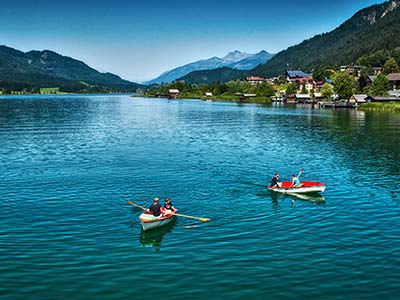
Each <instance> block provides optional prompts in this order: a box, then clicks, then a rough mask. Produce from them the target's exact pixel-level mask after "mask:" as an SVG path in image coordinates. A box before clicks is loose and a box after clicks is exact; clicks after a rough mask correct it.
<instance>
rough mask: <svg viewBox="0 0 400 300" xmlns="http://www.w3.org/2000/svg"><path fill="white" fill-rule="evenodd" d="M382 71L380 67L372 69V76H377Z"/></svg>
mask: <svg viewBox="0 0 400 300" xmlns="http://www.w3.org/2000/svg"><path fill="white" fill-rule="evenodd" d="M382 71H383V68H381V67H374V68H372V72H373V73H374V75H378V74H380V73H382Z"/></svg>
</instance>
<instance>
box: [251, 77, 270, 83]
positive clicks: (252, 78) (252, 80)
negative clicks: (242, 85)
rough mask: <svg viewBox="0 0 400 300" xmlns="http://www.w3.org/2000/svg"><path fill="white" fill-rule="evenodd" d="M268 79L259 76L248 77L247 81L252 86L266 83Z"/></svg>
mask: <svg viewBox="0 0 400 300" xmlns="http://www.w3.org/2000/svg"><path fill="white" fill-rule="evenodd" d="M266 80H267V79H265V78H263V77H258V76H249V77H246V81H247V82H250V83H251V84H257V83H261V82H264V81H266Z"/></svg>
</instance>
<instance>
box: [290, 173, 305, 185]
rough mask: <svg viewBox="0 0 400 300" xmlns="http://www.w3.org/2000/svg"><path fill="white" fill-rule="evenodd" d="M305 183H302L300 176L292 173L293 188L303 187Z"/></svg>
mask: <svg viewBox="0 0 400 300" xmlns="http://www.w3.org/2000/svg"><path fill="white" fill-rule="evenodd" d="M302 186H303V184H302V183H300V179H299V177H296V175H294V174H292V186H291V187H292V188H298V187H302Z"/></svg>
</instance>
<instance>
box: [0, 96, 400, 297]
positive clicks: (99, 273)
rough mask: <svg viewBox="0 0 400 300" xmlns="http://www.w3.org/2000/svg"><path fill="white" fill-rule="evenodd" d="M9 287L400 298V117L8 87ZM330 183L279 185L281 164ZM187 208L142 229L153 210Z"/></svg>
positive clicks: (3, 205)
mask: <svg viewBox="0 0 400 300" xmlns="http://www.w3.org/2000/svg"><path fill="white" fill-rule="evenodd" d="M0 142H1V146H0V209H1V213H2V217H1V218H0V282H1V285H0V295H2V297H4V299H128V298H131V299H149V298H150V297H161V296H162V297H163V298H165V299H207V298H208V299H221V298H227V299H249V298H251V299H398V295H399V294H400V274H399V265H400V236H399V235H400V234H399V230H398V225H399V224H400V196H399V187H398V186H399V182H400V175H399V174H400V150H399V146H398V145H400V115H396V114H382V113H364V112H362V111H355V110H351V111H348V110H320V109H313V108H311V107H308V106H297V107H293V106H258V105H240V104H234V103H223V102H204V101H197V100H171V101H169V100H165V99H142V98H131V97H128V96H123V95H121V96H25V97H9V98H7V97H2V98H0ZM302 167H304V168H305V172H304V173H303V175H302V179H304V180H310V181H313V180H318V181H323V182H325V183H326V184H327V190H326V192H325V193H323V196H312V197H308V198H298V197H293V196H283V195H275V194H273V193H270V192H268V191H266V189H265V187H264V185H265V184H267V183H268V181H269V180H270V178H271V177H272V175H273V173H274V172H277V171H278V172H280V174H281V177H282V179H287V180H289V179H290V174H292V173H297V172H298V171H299V170H300V168H302ZM155 196H158V197H160V198H162V199H163V198H165V197H171V199H172V202H173V203H174V205H175V206H176V207H177V208H178V209H179V211H180V212H181V213H183V214H187V215H194V216H198V217H206V218H210V219H212V221H211V222H209V223H201V222H198V221H196V220H191V219H186V218H178V220H177V222H176V223H175V224H173V225H172V226H169V227H167V228H164V229H162V230H161V231H157V232H153V233H146V234H143V233H142V232H141V227H140V224H139V222H138V216H139V214H140V210H138V209H136V208H133V207H132V206H129V205H128V204H127V201H128V200H132V201H135V202H136V203H138V204H141V205H144V206H148V205H150V203H151V199H152V198H153V197H155Z"/></svg>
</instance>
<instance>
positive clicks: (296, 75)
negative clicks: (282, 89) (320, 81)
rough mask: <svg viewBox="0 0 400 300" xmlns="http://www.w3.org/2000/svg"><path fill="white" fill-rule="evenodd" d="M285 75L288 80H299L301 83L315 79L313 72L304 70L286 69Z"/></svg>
mask: <svg viewBox="0 0 400 300" xmlns="http://www.w3.org/2000/svg"><path fill="white" fill-rule="evenodd" d="M285 77H286V80H287V81H288V82H297V83H300V84H301V83H303V82H306V81H309V80H311V81H312V80H313V77H312V75H311V74H307V73H304V72H303V71H286V73H285Z"/></svg>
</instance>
